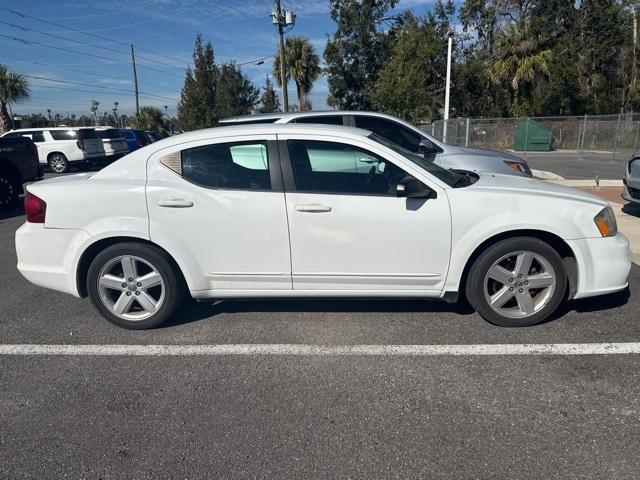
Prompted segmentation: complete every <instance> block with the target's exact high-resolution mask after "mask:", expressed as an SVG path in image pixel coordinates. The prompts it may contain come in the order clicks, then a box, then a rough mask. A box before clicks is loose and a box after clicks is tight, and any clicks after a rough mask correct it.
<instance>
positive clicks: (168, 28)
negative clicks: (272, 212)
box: [0, 0, 433, 115]
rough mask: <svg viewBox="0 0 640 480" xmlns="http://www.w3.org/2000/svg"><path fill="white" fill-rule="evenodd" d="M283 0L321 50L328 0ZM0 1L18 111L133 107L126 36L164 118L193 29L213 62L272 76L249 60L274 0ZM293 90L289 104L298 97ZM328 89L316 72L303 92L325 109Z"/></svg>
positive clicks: (268, 51) (271, 31) (0, 56)
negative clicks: (17, 76)
mask: <svg viewBox="0 0 640 480" xmlns="http://www.w3.org/2000/svg"><path fill="white" fill-rule="evenodd" d="M282 5H283V7H284V8H286V9H287V10H291V11H293V12H295V13H296V15H297V19H296V24H295V26H294V28H293V29H292V30H291V31H290V32H289V33H288V35H300V36H305V37H308V38H309V39H310V41H311V43H312V44H313V45H314V47H315V48H316V51H317V53H318V54H319V55H320V56H321V57H322V52H323V50H324V45H325V43H326V40H327V36H328V35H330V34H331V33H333V31H334V30H335V24H334V22H333V21H332V20H331V18H330V16H329V1H328V0H306V1H305V0H282ZM432 6H433V0H400V2H399V4H398V6H397V7H396V10H403V9H411V10H413V11H414V13H416V14H418V15H421V14H423V13H424V12H426V11H428V10H430V9H431V8H432ZM0 7H1V8H0V63H3V64H5V65H7V66H8V67H9V68H10V69H12V70H16V71H19V72H21V73H24V74H26V75H29V82H30V84H31V98H30V99H29V100H28V101H27V102H26V103H23V104H18V105H14V106H13V111H14V113H18V114H20V113H38V112H40V113H44V114H45V115H46V111H47V109H51V112H52V114H55V113H60V114H62V115H65V114H72V113H75V114H76V115H81V114H87V115H88V114H89V113H90V111H89V106H90V104H91V100H97V101H98V102H100V105H99V107H98V108H99V114H101V113H102V112H104V111H105V110H106V111H108V112H109V113H111V110H112V109H113V107H114V102H118V112H119V113H120V114H127V115H129V114H131V113H133V112H134V111H135V97H134V95H133V90H134V84H133V74H132V65H131V61H130V60H131V50H130V47H129V44H131V43H133V44H134V48H135V51H136V64H137V70H138V87H139V91H140V92H141V96H140V105H141V106H142V105H153V106H156V107H159V108H161V109H163V110H164V107H165V105H166V106H167V111H168V113H169V115H175V113H176V107H177V104H178V101H179V98H180V90H181V88H182V85H183V83H184V72H185V69H186V68H187V66H188V65H189V64H190V63H191V62H192V52H193V42H194V38H195V35H196V33H198V32H200V33H201V34H202V37H203V40H205V41H210V42H211V43H212V44H213V46H214V51H215V55H216V61H218V62H222V61H235V62H236V63H239V64H240V63H244V62H248V63H246V64H244V65H242V66H241V69H242V71H243V72H244V73H245V74H246V75H247V76H248V77H249V78H250V79H251V81H252V82H254V84H255V85H256V86H259V87H262V85H264V82H265V78H266V76H267V75H271V70H272V65H273V59H272V58H266V59H265V60H264V63H263V64H262V65H256V64H254V63H251V62H252V61H253V60H256V59H260V58H263V57H267V56H269V55H273V54H274V53H275V51H276V49H277V35H276V29H275V27H274V26H273V25H272V23H271V18H270V13H271V11H272V9H273V2H272V1H271V0H114V1H111V2H98V1H94V0H23V1H21V2H18V1H16V0H0ZM7 9H9V10H13V12H10V11H7ZM14 12H15V13H14ZM81 32H83V33H81ZM86 33H90V34H93V35H95V36H91V35H86ZM96 36H97V37H96ZM34 77H40V78H34ZM65 82H73V83H65ZM293 87H294V86H293V85H292V84H290V85H289V89H288V91H289V101H290V103H293V102H295V99H296V96H295V88H293ZM327 94H328V86H327V82H326V79H325V78H324V77H321V78H320V79H319V80H318V81H317V82H316V83H315V85H314V88H313V90H312V92H311V95H310V98H311V101H312V102H313V108H314V109H316V110H319V109H324V108H327V105H326V99H327Z"/></svg>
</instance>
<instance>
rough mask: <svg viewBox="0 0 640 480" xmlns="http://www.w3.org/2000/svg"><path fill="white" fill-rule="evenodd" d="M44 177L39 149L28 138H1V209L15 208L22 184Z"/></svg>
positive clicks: (21, 191)
mask: <svg viewBox="0 0 640 480" xmlns="http://www.w3.org/2000/svg"><path fill="white" fill-rule="evenodd" d="M43 175H44V165H41V164H40V162H39V161H38V149H37V147H36V145H35V143H33V142H32V141H31V139H29V138H27V137H15V138H0V209H2V210H4V209H7V208H11V207H13V206H14V205H15V204H16V203H17V202H18V198H19V197H20V194H21V193H23V189H22V184H23V183H24V182H30V181H32V180H38V179H40V178H42V176H43Z"/></svg>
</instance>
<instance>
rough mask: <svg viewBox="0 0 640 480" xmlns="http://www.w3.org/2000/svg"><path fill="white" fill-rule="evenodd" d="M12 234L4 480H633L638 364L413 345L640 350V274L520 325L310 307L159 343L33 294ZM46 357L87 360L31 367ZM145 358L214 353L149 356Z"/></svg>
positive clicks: (217, 314) (6, 262) (244, 317)
mask: <svg viewBox="0 0 640 480" xmlns="http://www.w3.org/2000/svg"><path fill="white" fill-rule="evenodd" d="M1 218H2V219H1V220H0V244H1V245H2V246H3V248H2V249H1V250H0V255H1V260H0V275H1V278H2V282H0V295H1V298H2V299H3V301H2V302H1V304H0V338H1V339H2V340H1V342H2V344H3V345H5V346H6V345H17V346H19V347H16V348H17V349H18V353H19V354H17V355H16V354H14V355H1V356H0V387H1V388H0V459H1V460H0V478H16V477H20V478H54V477H63V476H66V477H69V478H160V477H162V478H204V477H209V478H211V477H223V478H267V477H271V478H282V477H284V476H287V477H292V478H376V477H377V478H380V477H385V478H434V477H440V478H452V477H455V478H490V477H495V478H516V477H517V478H585V477H588V478H637V472H638V469H639V468H640V461H639V460H638V455H637V452H638V448H639V447H640V435H639V433H640V415H639V414H640V395H639V394H640V377H639V376H638V374H637V372H638V369H639V368H640V355H637V354H611V355H587V354H585V353H589V350H588V348H587V349H585V347H582V349H579V350H578V351H577V353H583V354H578V355H548V354H518V355H497V354H489V355H474V354H471V355H469V354H464V353H462V354H456V355H452V354H443V355H433V354H431V353H429V351H428V350H426V351H421V350H420V348H419V347H420V346H429V345H470V346H473V347H472V348H475V349H476V350H478V349H479V348H481V347H482V346H486V347H487V348H488V349H489V350H488V351H489V353H491V352H499V349H497V347H492V346H495V345H500V344H518V345H520V344H531V345H548V344H566V343H577V344H598V345H601V344H609V343H614V342H615V343H617V342H625V343H626V342H638V341H640V322H638V318H640V300H639V297H638V296H637V295H636V294H634V293H633V292H635V291H637V285H638V284H640V267H638V266H635V265H634V267H633V270H632V272H631V278H630V282H631V290H630V291H631V292H632V293H631V295H630V294H629V292H628V291H627V292H622V293H620V294H615V295H611V296H608V297H603V298H596V299H592V300H583V301H576V302H573V303H571V304H570V305H569V306H568V307H566V308H564V309H563V310H561V311H560V312H559V314H558V315H557V316H556V317H555V318H554V319H553V320H552V321H550V322H547V323H545V324H543V325H539V326H537V327H532V328H526V329H505V328H498V327H494V326H492V325H490V324H488V323H486V322H484V321H483V320H482V319H481V318H480V317H478V316H477V315H476V314H475V313H473V312H471V311H469V310H468V309H466V308H465V307H457V306H452V305H448V304H445V303H437V302H422V301H365V300H362V301H346V300H341V301H337V300H336V301H331V300H313V301H243V302H240V301H237V302H223V303H218V304H210V303H200V304H197V303H193V302H188V303H186V304H185V305H184V307H183V308H182V310H181V311H180V313H179V314H178V315H177V316H176V317H175V318H174V319H173V320H172V321H171V322H170V323H169V324H168V325H166V326H164V327H163V328H160V329H156V330H151V331H126V330H121V329H118V328H116V327H114V326H112V325H111V324H109V323H107V322H106V321H105V320H103V319H102V318H101V317H99V316H98V314H97V313H96V312H95V310H94V309H93V308H92V306H91V305H90V303H89V301H88V300H77V299H74V298H71V297H69V296H66V295H63V294H58V293H55V292H52V291H49V290H44V289H41V288H38V287H35V286H33V285H31V284H29V283H28V282H27V281H26V280H24V279H23V278H22V277H21V276H20V274H19V273H18V272H17V270H16V268H15V264H16V258H15V253H14V240H13V235H14V232H15V230H16V229H17V228H18V227H19V226H20V224H21V223H22V222H23V221H24V219H23V216H22V215H21V212H20V211H19V210H16V211H12V212H8V213H5V214H3V215H2V217H1ZM34 344H36V345H41V344H44V345H63V346H64V345H77V346H82V347H80V350H79V351H78V352H76V353H78V355H59V354H57V353H59V352H57V353H56V352H53V353H54V354H53V355H26V354H24V353H27V350H28V349H27V347H25V345H34ZM99 345H114V346H122V345H127V346H130V348H129V349H128V350H122V352H121V353H119V354H118V353H114V352H113V351H112V352H111V353H112V354H110V355H96V354H94V353H95V351H94V350H95V349H96V348H97V347H96V346H99ZM148 345H164V346H166V345H168V346H180V345H191V346H194V348H197V346H203V347H201V348H202V351H201V352H199V353H201V354H199V355H176V351H175V350H171V349H165V351H164V353H162V351H160V352H156V353H157V354H156V355H153V356H149V355H139V354H140V353H141V352H143V349H144V348H145V346H148ZM212 345H226V346H228V347H227V348H228V349H229V351H228V353H229V354H224V355H218V354H211V353H209V354H208V353H207V350H206V349H207V348H209V349H210V348H211V347H208V346H212ZM296 345H302V346H307V350H304V349H303V350H302V351H300V352H298V354H292V352H291V348H292V346H296ZM350 345H351V346H353V345H358V346H362V347H360V349H359V350H358V352H355V354H350V355H345V354H343V353H341V352H340V351H339V350H336V349H333V350H332V349H331V347H338V346H350ZM389 345H405V346H410V348H408V349H407V350H406V352H405V353H402V352H396V353H395V354H388V353H389V351H387V350H384V347H385V346H389ZM20 346H21V347H20ZM251 346H253V347H256V346H257V347H262V348H266V350H265V351H263V353H262V354H260V353H258V354H256V353H255V351H254V352H253V353H252V350H251V348H252V347H251ZM313 346H323V347H325V348H326V349H325V350H323V351H322V352H320V353H316V354H314V353H313V351H310V350H309V349H311V348H312V347H313ZM411 346H413V347H411ZM112 348H113V347H112ZM120 348H121V349H122V347H120ZM604 348H607V346H606V345H604ZM92 349H93V350H92ZM381 349H382V350H381ZM92 351H94V353H92ZM381 351H382V353H381ZM384 352H386V353H384ZM420 352H422V353H420ZM352 353H353V352H352ZM458 353H461V352H458ZM503 353H504V352H503ZM520 353H523V352H520ZM538 353H540V352H538Z"/></svg>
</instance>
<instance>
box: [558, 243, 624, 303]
mask: <svg viewBox="0 0 640 480" xmlns="http://www.w3.org/2000/svg"><path fill="white" fill-rule="evenodd" d="M567 243H568V244H569V246H570V247H571V249H572V250H573V252H574V253H575V255H576V260H577V263H578V288H577V291H576V294H575V295H574V297H573V298H586V297H595V296H597V295H605V294H607V293H614V292H619V291H620V290H624V289H625V288H626V287H627V286H628V285H629V282H628V278H629V271H630V270H631V258H630V255H629V240H627V237H625V236H624V235H623V234H621V233H618V234H617V235H616V236H615V237H607V238H583V239H580V240H569V241H567Z"/></svg>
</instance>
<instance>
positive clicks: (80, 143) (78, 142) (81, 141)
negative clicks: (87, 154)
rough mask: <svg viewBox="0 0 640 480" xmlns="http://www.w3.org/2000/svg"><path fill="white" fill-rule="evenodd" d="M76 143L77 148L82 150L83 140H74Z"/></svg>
mask: <svg viewBox="0 0 640 480" xmlns="http://www.w3.org/2000/svg"><path fill="white" fill-rule="evenodd" d="M76 145H78V148H79V149H80V150H84V140H78V141H77V142H76Z"/></svg>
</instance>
